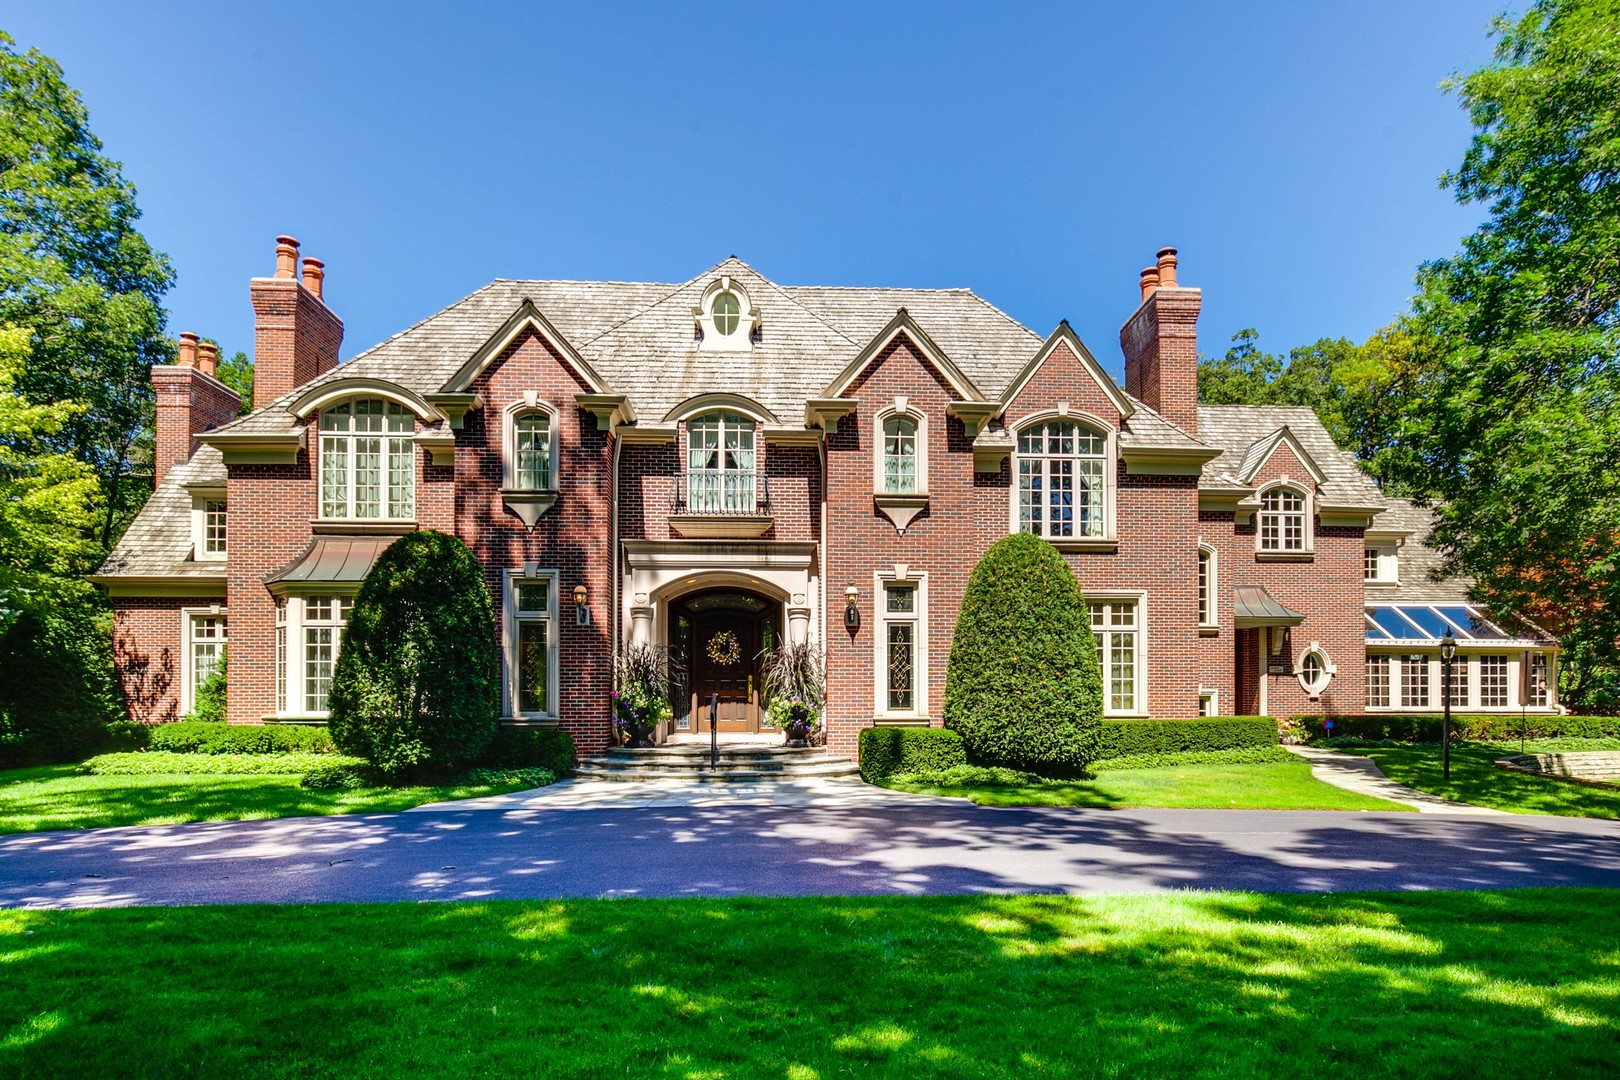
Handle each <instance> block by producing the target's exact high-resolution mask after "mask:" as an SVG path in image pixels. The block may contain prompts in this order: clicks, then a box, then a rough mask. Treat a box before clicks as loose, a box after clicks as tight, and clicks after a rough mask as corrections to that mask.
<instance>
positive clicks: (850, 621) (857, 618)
mask: <svg viewBox="0 0 1620 1080" xmlns="http://www.w3.org/2000/svg"><path fill="white" fill-rule="evenodd" d="M860 598H861V590H860V589H858V588H856V587H855V586H854V585H853V584H852V585H850V587H849V588H847V589H845V590H844V629H845V630H848V631H849V632H850V633H852V634H853V633H854V632H855V631H857V630H859V629H860V628H861V609H860V608H858V607H856V606H855V605H856V602H857V601H859V600H860Z"/></svg>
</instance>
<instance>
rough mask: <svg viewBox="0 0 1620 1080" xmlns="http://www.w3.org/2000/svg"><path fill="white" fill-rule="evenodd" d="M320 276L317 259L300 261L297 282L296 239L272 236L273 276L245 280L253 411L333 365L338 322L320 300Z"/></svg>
mask: <svg viewBox="0 0 1620 1080" xmlns="http://www.w3.org/2000/svg"><path fill="white" fill-rule="evenodd" d="M325 276H326V274H325V267H324V265H323V264H322V263H321V261H320V260H319V259H305V260H304V278H303V280H302V281H300V280H299V278H298V241H297V240H294V239H293V238H292V237H290V236H278V237H276V273H275V276H274V277H267V278H254V279H253V280H252V282H251V283H250V288H249V291H250V292H251V294H252V296H253V316H254V321H253V407H254V408H255V409H260V408H263V407H264V406H266V405H268V404H270V403H271V402H272V401H275V400H276V399H277V398H279V397H282V396H284V395H285V394H287V393H289V392H290V391H292V390H293V389H295V388H297V387H300V386H303V385H304V384H305V383H307V382H309V381H310V380H311V379H313V378H315V377H316V376H317V375H321V374H324V373H326V372H328V371H330V370H332V368H334V367H336V366H337V360H338V347H339V346H340V345H342V344H343V320H342V319H339V318H338V317H337V316H336V315H334V314H333V313H332V309H331V308H329V307H327V306H326V302H325V301H324V300H322V299H321V285H322V282H323V280H324V278H325Z"/></svg>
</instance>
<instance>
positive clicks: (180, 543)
mask: <svg viewBox="0 0 1620 1080" xmlns="http://www.w3.org/2000/svg"><path fill="white" fill-rule="evenodd" d="M225 479H226V477H225V462H224V460H223V459H222V458H221V457H220V453H219V451H218V450H215V449H214V448H213V447H211V446H203V447H201V448H199V449H198V450H197V452H196V453H195V454H193V455H191V460H190V461H184V462H181V463H180V464H179V465H176V466H175V467H174V468H172V469H170V470H169V474H168V475H167V476H166V477H164V478H163V483H162V484H160V485H158V489H157V490H156V491H154V492H153V493H152V497H151V498H150V499H147V500H146V505H145V506H143V507H142V508H141V512H140V513H139V514H137V515H136V516H135V520H134V521H133V522H131V523H130V526H129V528H127V529H125V530H124V535H123V536H121V537H120V538H119V540H118V543H117V545H116V546H114V547H113V549H112V553H111V554H110V555H108V556H107V561H106V562H104V563H103V564H102V565H101V569H99V570H98V571H96V574H95V576H96V577H98V578H99V577H154V578H195V579H197V580H198V581H208V580H211V579H216V578H217V579H218V580H219V582H220V587H221V589H223V588H224V581H225V564H224V563H223V562H214V561H202V562H198V561H196V560H194V559H192V557H191V555H192V552H191V501H192V491H193V490H194V489H197V488H209V487H213V488H223V487H224V486H225Z"/></svg>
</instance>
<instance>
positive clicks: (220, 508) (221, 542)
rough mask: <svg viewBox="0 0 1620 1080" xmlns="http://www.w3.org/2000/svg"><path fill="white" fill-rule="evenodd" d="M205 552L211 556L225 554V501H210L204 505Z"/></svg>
mask: <svg viewBox="0 0 1620 1080" xmlns="http://www.w3.org/2000/svg"><path fill="white" fill-rule="evenodd" d="M203 551H204V552H205V553H206V554H209V555H224V554H225V500H224V499H209V500H208V501H207V502H205V503H203Z"/></svg>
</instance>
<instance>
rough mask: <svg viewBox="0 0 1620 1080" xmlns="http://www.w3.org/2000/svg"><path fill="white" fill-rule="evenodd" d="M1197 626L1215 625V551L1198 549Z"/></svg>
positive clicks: (1212, 549) (1204, 548)
mask: <svg viewBox="0 0 1620 1080" xmlns="http://www.w3.org/2000/svg"><path fill="white" fill-rule="evenodd" d="M1198 625H1199V626H1213V625H1215V549H1214V548H1209V547H1200V548H1199V549H1198Z"/></svg>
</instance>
